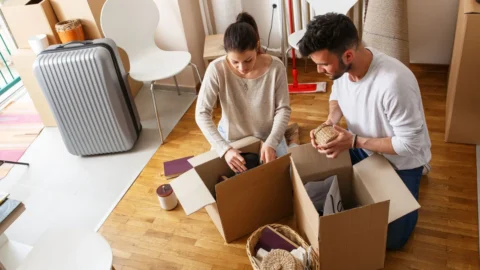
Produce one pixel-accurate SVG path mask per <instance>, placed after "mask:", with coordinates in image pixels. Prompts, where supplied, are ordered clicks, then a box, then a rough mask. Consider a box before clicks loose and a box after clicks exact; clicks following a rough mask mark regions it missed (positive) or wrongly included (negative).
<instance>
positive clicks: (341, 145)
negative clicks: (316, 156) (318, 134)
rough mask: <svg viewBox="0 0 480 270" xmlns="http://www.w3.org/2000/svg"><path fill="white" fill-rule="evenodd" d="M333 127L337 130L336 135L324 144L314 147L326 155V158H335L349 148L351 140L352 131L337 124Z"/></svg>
mask: <svg viewBox="0 0 480 270" xmlns="http://www.w3.org/2000/svg"><path fill="white" fill-rule="evenodd" d="M333 127H334V128H335V130H336V131H337V132H338V137H337V138H336V139H335V140H333V141H331V142H329V143H327V144H325V145H318V146H317V147H316V148H317V149H318V152H319V153H322V154H325V155H327V157H328V158H336V157H337V156H338V155H339V154H340V153H342V152H343V151H346V150H348V149H350V148H351V147H352V141H353V134H352V133H350V132H349V131H347V130H345V129H343V128H341V127H339V126H337V125H335V126H333ZM313 141H314V140H313Z"/></svg>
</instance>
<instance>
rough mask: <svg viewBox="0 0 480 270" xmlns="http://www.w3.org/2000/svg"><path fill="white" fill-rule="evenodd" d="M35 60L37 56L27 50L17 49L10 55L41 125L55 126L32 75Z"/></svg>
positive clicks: (40, 90)
mask: <svg viewBox="0 0 480 270" xmlns="http://www.w3.org/2000/svg"><path fill="white" fill-rule="evenodd" d="M35 59H37V55H36V54H35V53H34V52H33V51H32V50H29V49H19V50H17V51H16V52H15V54H14V55H12V61H13V64H14V65H15V69H16V70H17V72H18V74H19V75H20V78H21V79H22V82H23V85H24V86H25V89H27V92H28V94H29V95H30V98H31V99H32V102H33V105H34V106H35V109H36V110H37V112H38V114H39V115H40V119H42V122H43V124H44V125H45V126H46V127H54V126H57V123H56V121H55V118H54V116H53V113H52V110H51V109H50V106H49V105H48V101H47V99H46V97H45V95H44V94H43V91H42V88H40V85H39V84H38V82H37V79H36V78H35V75H34V73H33V62H35Z"/></svg>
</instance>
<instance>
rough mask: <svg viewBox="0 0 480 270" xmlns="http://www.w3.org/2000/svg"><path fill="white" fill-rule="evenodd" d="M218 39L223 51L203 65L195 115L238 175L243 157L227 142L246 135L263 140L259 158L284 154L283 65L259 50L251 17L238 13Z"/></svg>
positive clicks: (286, 106) (287, 111) (286, 104)
mask: <svg viewBox="0 0 480 270" xmlns="http://www.w3.org/2000/svg"><path fill="white" fill-rule="evenodd" d="M223 42H224V47H225V51H226V52H227V55H226V56H224V57H221V58H218V59H216V60H215V61H213V62H212V63H210V65H209V66H208V68H207V71H206V73H205V78H204V80H203V83H202V87H201V88H200V93H199V95H198V100H197V107H196V112H195V119H196V122H197V124H198V126H199V127H200V129H201V130H202V133H203V134H204V135H205V137H206V138H207V140H208V141H209V142H210V144H211V145H212V146H213V148H214V149H215V150H216V151H217V153H218V155H219V156H220V157H225V160H226V162H227V163H228V165H229V166H230V168H231V169H232V170H233V171H235V172H237V173H238V172H243V171H246V167H245V160H244V159H243V158H242V156H241V155H240V151H239V150H237V149H234V148H232V147H231V146H230V144H229V142H232V141H236V140H239V139H242V138H244V137H247V136H254V137H257V138H259V139H261V140H263V141H264V142H265V143H264V144H263V147H262V149H261V160H262V161H263V162H270V161H272V160H274V159H275V158H276V157H277V156H282V155H285V154H286V153H287V144H286V142H285V138H284V134H285V130H286V128H287V125H288V121H289V119H290V112H291V109H290V100H289V96H288V84H287V77H286V71H285V67H284V66H283V63H282V61H280V59H278V58H276V57H272V56H270V55H268V54H264V53H262V52H261V48H260V38H259V34H258V29H257V24H256V23H255V20H254V19H253V17H252V16H250V15H249V14H248V13H240V14H239V15H238V16H237V21H236V22H235V23H233V24H231V25H230V26H229V27H228V28H227V30H226V31H225V35H224V40H223ZM218 97H219V98H220V104H221V107H222V118H221V120H220V123H219V125H218V129H217V128H216V127H215V123H214V122H213V120H212V111H213V107H214V105H215V103H216V101H217V98H218Z"/></svg>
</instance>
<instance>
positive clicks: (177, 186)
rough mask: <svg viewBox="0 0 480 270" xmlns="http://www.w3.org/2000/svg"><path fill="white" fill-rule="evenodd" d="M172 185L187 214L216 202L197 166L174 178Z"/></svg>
mask: <svg viewBox="0 0 480 270" xmlns="http://www.w3.org/2000/svg"><path fill="white" fill-rule="evenodd" d="M170 185H171V186H172V188H173V191H174V192H175V195H176V196H177V198H178V200H179V201H180V203H181V204H182V207H183V210H184V211H185V214H187V215H190V214H192V213H194V212H196V211H198V210H200V209H202V208H203V207H205V206H207V205H209V204H212V203H214V202H215V199H214V198H213V196H212V194H211V193H210V191H209V190H208V188H207V187H206V186H205V184H204V183H203V181H202V179H201V178H200V176H199V175H198V174H197V171H196V170H195V168H194V169H191V170H189V171H187V172H186V173H184V174H182V175H180V176H179V177H177V178H176V179H174V180H172V181H171V182H170Z"/></svg>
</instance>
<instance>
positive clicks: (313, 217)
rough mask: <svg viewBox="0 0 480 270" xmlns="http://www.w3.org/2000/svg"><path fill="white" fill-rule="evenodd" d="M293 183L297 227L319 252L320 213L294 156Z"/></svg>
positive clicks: (292, 165) (292, 166) (292, 167)
mask: <svg viewBox="0 0 480 270" xmlns="http://www.w3.org/2000/svg"><path fill="white" fill-rule="evenodd" d="M291 171H292V184H293V194H294V197H293V204H294V210H295V217H296V221H297V228H298V229H299V231H300V233H301V234H302V236H303V237H306V239H305V240H307V241H308V242H309V243H310V244H311V245H312V246H313V248H314V249H315V251H316V252H317V254H318V250H319V246H318V237H319V234H318V233H319V231H318V227H319V215H318V212H317V210H316V209H315V206H314V205H313V203H312V201H311V200H310V197H308V194H307V191H306V190H305V187H304V185H303V182H302V179H301V178H300V175H299V174H298V170H297V168H296V165H295V163H294V162H293V158H291Z"/></svg>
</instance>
